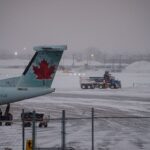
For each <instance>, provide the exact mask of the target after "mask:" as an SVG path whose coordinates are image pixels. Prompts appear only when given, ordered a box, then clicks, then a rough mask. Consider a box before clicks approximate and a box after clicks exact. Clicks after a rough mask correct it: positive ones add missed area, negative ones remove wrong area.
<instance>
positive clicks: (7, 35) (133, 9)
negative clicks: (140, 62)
mask: <svg viewBox="0 0 150 150" xmlns="http://www.w3.org/2000/svg"><path fill="white" fill-rule="evenodd" d="M45 44H46V45H50V44H53V45H55V44H67V45H68V49H69V50H73V51H81V50H84V49H86V48H88V47H97V48H99V49H100V50H107V51H108V50H110V51H112V52H114V51H116V50H119V51H126V50H129V51H132V50H134V51H140V50H141V51H144V50H147V51H150V0H0V48H5V49H12V50H14V49H15V50H20V51H21V50H22V49H23V48H24V47H27V50H28V51H29V50H31V47H33V46H36V45H45Z"/></svg>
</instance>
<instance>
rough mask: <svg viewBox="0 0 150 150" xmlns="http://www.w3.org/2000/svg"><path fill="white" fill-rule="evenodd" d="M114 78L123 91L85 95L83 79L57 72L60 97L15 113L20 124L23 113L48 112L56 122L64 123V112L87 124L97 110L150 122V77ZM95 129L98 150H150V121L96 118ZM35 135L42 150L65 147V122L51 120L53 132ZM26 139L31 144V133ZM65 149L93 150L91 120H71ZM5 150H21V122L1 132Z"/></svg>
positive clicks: (17, 107) (25, 104) (20, 105)
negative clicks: (63, 138) (63, 132)
mask: <svg viewBox="0 0 150 150" xmlns="http://www.w3.org/2000/svg"><path fill="white" fill-rule="evenodd" d="M15 73H16V72H15ZM115 75H116V76H117V77H118V78H119V79H120V80H121V81H122V82H123V88H122V89H118V90H114V89H102V90H100V89H95V90H82V89H80V85H79V77H77V76H70V75H66V74H63V73H61V72H58V73H57V75H56V78H55V80H54V83H53V87H55V88H56V92H55V93H53V94H49V95H45V96H41V97H37V98H33V99H29V100H25V101H21V102H17V103H13V104H12V105H11V112H12V113H13V115H14V118H15V119H20V114H21V112H22V109H24V110H25V111H32V110H36V111H37V112H43V113H45V114H48V115H50V117H51V118H61V116H62V114H61V112H62V110H66V117H82V118H84V117H90V116H91V108H92V107H93V108H94V109H95V116H96V117H111V116H112V117H128V116H135V117H136V116H140V117H142V116H143V117H150V86H149V85H150V73H144V74H143V75H142V74H134V79H133V74H129V73H121V74H115ZM135 75H136V76H135ZM142 77H143V78H142ZM131 81H132V83H131ZM133 81H134V83H135V86H134V87H132V85H133ZM136 85H140V86H136ZM4 108H5V106H2V109H4ZM94 127H95V149H97V150H141V149H144V150H149V149H150V118H107V119H106V118H97V119H95V124H94ZM36 130H37V134H36V137H37V140H36V145H37V146H38V147H54V146H56V147H60V146H61V121H53V120H50V122H49V124H48V128H38V127H37V128H36ZM25 137H26V139H29V138H32V129H31V128H27V129H26V132H25ZM66 144H67V146H68V147H70V146H71V147H74V148H75V149H78V150H90V149H91V120H90V119H80V120H67V124H66ZM6 147H10V148H12V149H13V150H21V148H22V127H21V122H15V123H14V124H13V125H12V126H11V127H6V126H2V127H0V150H4V148H6Z"/></svg>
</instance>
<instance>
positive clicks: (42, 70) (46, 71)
mask: <svg viewBox="0 0 150 150" xmlns="http://www.w3.org/2000/svg"><path fill="white" fill-rule="evenodd" d="M33 71H34V73H35V74H36V75H37V77H36V78H37V79H40V80H43V79H51V78H52V77H51V75H52V74H53V73H54V72H55V66H50V67H49V66H48V62H47V61H46V60H42V61H41V62H40V64H39V67H37V66H33Z"/></svg>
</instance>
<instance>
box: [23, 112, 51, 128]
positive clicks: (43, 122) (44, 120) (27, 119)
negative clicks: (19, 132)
mask: <svg viewBox="0 0 150 150" xmlns="http://www.w3.org/2000/svg"><path fill="white" fill-rule="evenodd" d="M33 115H34V114H33V112H25V113H22V114H21V119H22V120H23V122H24V127H31V125H32V122H33ZM48 120H49V117H45V116H44V114H43V113H35V121H36V122H39V127H45V128H46V127H47V126H48Z"/></svg>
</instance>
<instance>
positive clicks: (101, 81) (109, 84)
mask: <svg viewBox="0 0 150 150" xmlns="http://www.w3.org/2000/svg"><path fill="white" fill-rule="evenodd" d="M80 87H81V88H82V89H95V88H100V89H105V88H111V89H118V88H121V81H119V80H116V79H115V78H114V77H111V79H110V80H109V81H106V80H105V78H104V77H80Z"/></svg>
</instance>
